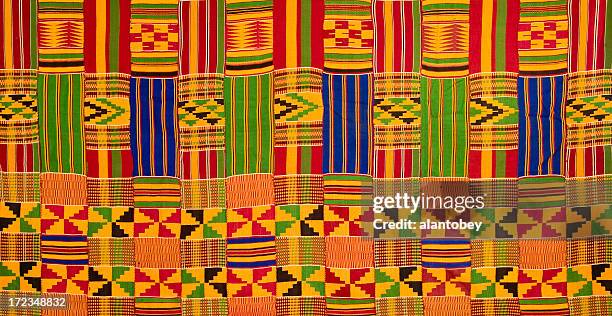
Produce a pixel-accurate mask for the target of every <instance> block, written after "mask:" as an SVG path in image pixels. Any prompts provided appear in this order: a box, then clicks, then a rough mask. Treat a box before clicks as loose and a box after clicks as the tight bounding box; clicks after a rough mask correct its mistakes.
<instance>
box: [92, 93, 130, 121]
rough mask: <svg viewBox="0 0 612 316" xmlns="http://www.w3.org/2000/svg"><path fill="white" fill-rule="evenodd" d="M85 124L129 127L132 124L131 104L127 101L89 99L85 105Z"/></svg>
mask: <svg viewBox="0 0 612 316" xmlns="http://www.w3.org/2000/svg"><path fill="white" fill-rule="evenodd" d="M83 105H84V108H85V113H84V115H85V119H84V121H85V123H89V124H99V125H127V124H129V123H130V111H129V109H130V104H129V101H128V100H127V99H113V100H112V101H111V100H109V99H106V98H97V99H89V100H86V101H85V102H84V103H83Z"/></svg>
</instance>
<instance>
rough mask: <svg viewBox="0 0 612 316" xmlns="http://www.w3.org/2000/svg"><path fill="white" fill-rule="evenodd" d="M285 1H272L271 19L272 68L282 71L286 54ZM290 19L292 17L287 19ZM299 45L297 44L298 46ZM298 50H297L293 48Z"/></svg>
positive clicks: (285, 61)
mask: <svg viewBox="0 0 612 316" xmlns="http://www.w3.org/2000/svg"><path fill="white" fill-rule="evenodd" d="M285 12H286V8H285V0H274V2H273V13H272V14H273V19H272V23H273V25H272V27H273V28H274V37H273V39H274V43H273V45H274V49H273V50H272V54H273V58H274V68H276V69H282V68H286V67H287V60H286V58H287V57H286V53H285V46H286V43H285V36H286V35H285V32H286V25H285V19H286V18H287V17H286V16H285ZM289 18H292V17H289ZM298 45H299V44H298ZM295 49H298V48H295Z"/></svg>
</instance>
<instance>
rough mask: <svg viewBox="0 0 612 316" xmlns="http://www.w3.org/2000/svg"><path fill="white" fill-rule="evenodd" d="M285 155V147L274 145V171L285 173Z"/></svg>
mask: <svg viewBox="0 0 612 316" xmlns="http://www.w3.org/2000/svg"><path fill="white" fill-rule="evenodd" d="M286 157H287V147H284V146H279V147H274V173H275V174H287V168H286V167H287V166H286V165H285V164H286V162H285V159H286Z"/></svg>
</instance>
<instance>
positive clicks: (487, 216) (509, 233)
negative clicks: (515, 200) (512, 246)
mask: <svg viewBox="0 0 612 316" xmlns="http://www.w3.org/2000/svg"><path fill="white" fill-rule="evenodd" d="M471 211H472V214H471V215H472V217H471V220H472V221H474V222H482V227H481V228H480V230H479V231H476V230H473V231H472V233H471V235H470V236H471V237H472V238H483V239H484V238H500V239H501V238H516V237H517V229H518V227H517V217H518V209H516V208H511V207H496V208H483V209H472V210H471Z"/></svg>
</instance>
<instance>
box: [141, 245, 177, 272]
mask: <svg viewBox="0 0 612 316" xmlns="http://www.w3.org/2000/svg"><path fill="white" fill-rule="evenodd" d="M134 264H135V266H137V267H139V268H180V267H181V241H180V239H178V238H134Z"/></svg>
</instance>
